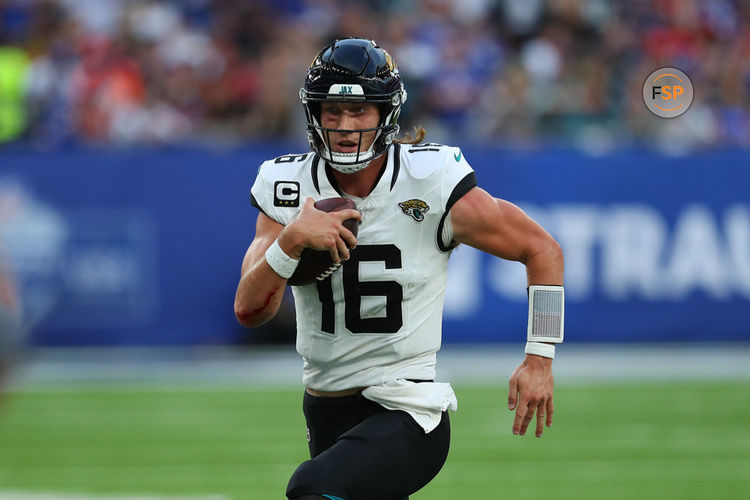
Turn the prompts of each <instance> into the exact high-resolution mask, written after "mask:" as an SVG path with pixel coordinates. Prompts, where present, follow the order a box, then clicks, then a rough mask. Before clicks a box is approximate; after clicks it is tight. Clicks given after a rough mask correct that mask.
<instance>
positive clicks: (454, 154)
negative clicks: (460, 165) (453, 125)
mask: <svg viewBox="0 0 750 500" xmlns="http://www.w3.org/2000/svg"><path fill="white" fill-rule="evenodd" d="M462 154H463V152H462V151H459V152H458V154H456V153H453V158H455V159H456V161H461V155H462Z"/></svg>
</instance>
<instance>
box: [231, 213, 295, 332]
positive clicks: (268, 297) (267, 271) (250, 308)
mask: <svg viewBox="0 0 750 500" xmlns="http://www.w3.org/2000/svg"><path fill="white" fill-rule="evenodd" d="M258 226H259V228H260V230H261V231H260V232H261V234H260V235H258V236H256V238H255V239H254V240H253V243H252V244H251V245H250V248H248V250H247V253H246V254H245V258H244V259H243V261H242V277H241V278H240V283H239V285H238V286H237V294H236V295H235V299H234V313H235V316H237V320H238V321H239V322H240V323H241V324H242V325H244V326H248V327H252V326H258V325H262V324H263V323H265V322H266V321H268V320H269V319H271V318H273V316H274V315H275V314H276V311H278V310H279V306H280V305H281V298H282V296H283V295H284V288H285V287H286V281H287V280H286V278H283V277H281V276H280V275H279V274H278V273H277V272H276V271H275V270H274V269H273V268H272V267H271V266H270V265H269V264H268V261H267V260H266V250H268V248H269V247H270V246H271V245H272V244H273V242H274V241H276V240H277V239H278V240H279V244H280V246H281V248H282V250H283V251H284V252H286V253H287V255H290V256H292V257H294V258H299V254H300V253H301V249H299V248H296V247H297V246H298V243H297V241H296V239H294V238H291V239H290V238H289V237H286V238H285V237H284V233H286V232H287V231H285V229H286V228H284V227H283V226H281V225H280V224H277V223H276V222H274V221H270V220H267V219H265V218H263V217H260V218H259V220H258ZM282 240H288V241H283V242H282ZM288 242H291V243H293V244H294V245H293V246H294V248H293V247H292V246H290V245H289V244H288Z"/></svg>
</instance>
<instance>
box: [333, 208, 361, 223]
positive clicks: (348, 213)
mask: <svg viewBox="0 0 750 500" xmlns="http://www.w3.org/2000/svg"><path fill="white" fill-rule="evenodd" d="M331 213H333V214H336V215H337V216H338V217H339V220H341V222H343V221H345V220H349V219H356V220H358V221H359V222H362V214H361V213H360V211H359V210H355V209H353V208H347V209H345V210H339V211H338V212H331Z"/></svg>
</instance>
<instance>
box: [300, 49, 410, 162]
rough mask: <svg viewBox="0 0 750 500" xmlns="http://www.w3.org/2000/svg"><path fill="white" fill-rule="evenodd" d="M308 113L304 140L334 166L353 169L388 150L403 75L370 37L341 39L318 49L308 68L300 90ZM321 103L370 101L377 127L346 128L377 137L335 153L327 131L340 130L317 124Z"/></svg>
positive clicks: (401, 100) (394, 130)
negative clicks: (376, 115) (377, 115)
mask: <svg viewBox="0 0 750 500" xmlns="http://www.w3.org/2000/svg"><path fill="white" fill-rule="evenodd" d="M299 97H300V100H301V101H302V106H303V107H304V108H305V115H306V116H307V140H308V141H309V142H310V147H312V149H313V151H315V152H316V153H318V154H319V155H320V156H321V157H322V158H323V159H325V160H326V161H328V163H330V164H331V166H332V167H333V168H335V169H336V170H339V171H341V172H344V173H352V172H357V171H359V170H362V169H363V168H365V167H366V166H367V165H368V164H369V163H370V161H371V160H373V159H374V158H377V157H378V156H380V155H382V154H383V153H385V152H386V150H387V149H388V147H389V146H390V145H391V143H393V140H394V139H395V137H396V134H397V133H398V128H399V127H398V123H397V122H398V115H399V113H400V112H401V106H402V105H403V104H404V102H405V101H406V91H405V90H404V84H403V83H402V82H401V75H400V74H399V72H398V68H397V67H396V64H395V63H394V62H393V59H392V58H391V56H390V55H389V54H388V52H386V51H385V50H383V49H382V48H380V47H379V46H378V45H377V44H376V43H375V42H374V41H372V40H364V39H362V38H345V39H342V40H336V41H334V42H333V43H332V44H330V45H328V46H327V47H326V48H324V49H323V50H321V51H320V52H319V53H318V55H317V56H315V59H314V60H313V62H312V64H311V65H310V69H308V70H307V77H306V78H305V86H304V87H302V88H301V89H300V91H299ZM325 101H329V102H330V101H339V102H341V101H346V102H352V101H354V102H357V101H362V102H370V103H375V104H377V105H378V107H379V108H380V122H379V124H378V126H377V127H375V128H368V129H356V130H346V131H347V132H359V142H360V144H361V141H362V133H363V132H372V131H375V140H374V141H373V143H372V145H371V146H370V148H369V149H368V150H367V151H359V148H358V149H357V152H356V153H334V152H333V151H332V150H331V148H330V141H329V133H330V132H331V131H337V132H340V131H341V130H336V129H330V128H324V127H322V126H321V124H320V110H321V103H322V102H325Z"/></svg>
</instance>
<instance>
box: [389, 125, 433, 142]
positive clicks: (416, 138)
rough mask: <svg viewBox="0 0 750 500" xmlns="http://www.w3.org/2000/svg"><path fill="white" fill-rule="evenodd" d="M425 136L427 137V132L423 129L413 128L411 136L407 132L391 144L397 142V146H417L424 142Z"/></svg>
mask: <svg viewBox="0 0 750 500" xmlns="http://www.w3.org/2000/svg"><path fill="white" fill-rule="evenodd" d="M425 135H427V131H426V130H425V129H424V127H421V126H420V127H414V134H413V135H412V134H411V133H410V132H407V133H406V135H404V136H403V137H399V138H398V139H396V140H394V141H393V142H397V143H399V144H419V143H420V142H422V141H424V137H425Z"/></svg>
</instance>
